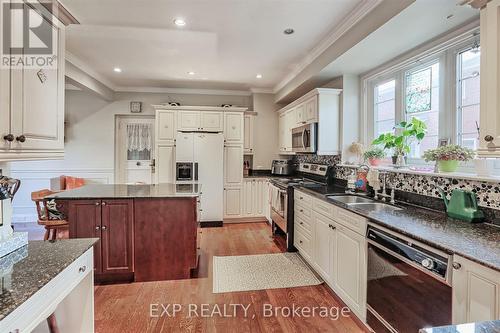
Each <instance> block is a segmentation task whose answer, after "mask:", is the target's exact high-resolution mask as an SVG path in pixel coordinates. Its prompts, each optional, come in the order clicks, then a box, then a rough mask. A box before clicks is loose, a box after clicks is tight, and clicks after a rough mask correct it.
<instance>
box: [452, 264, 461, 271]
mask: <svg viewBox="0 0 500 333" xmlns="http://www.w3.org/2000/svg"><path fill="white" fill-rule="evenodd" d="M452 266H453V269H460V268H462V264H460V263H459V262H454V263H453V265H452Z"/></svg>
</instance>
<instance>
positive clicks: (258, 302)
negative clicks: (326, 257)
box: [95, 223, 366, 333]
mask: <svg viewBox="0 0 500 333" xmlns="http://www.w3.org/2000/svg"><path fill="white" fill-rule="evenodd" d="M202 233H203V234H202V240H201V248H202V253H201V258H200V267H199V272H198V278H195V279H189V280H177V281H161V282H145V283H132V284H119V285H103V286H96V287H95V331H96V332H102V333H113V332H118V333H124V332H339V333H346V332H365V331H366V330H365V329H362V328H361V326H360V325H359V324H358V323H357V322H356V321H355V320H353V318H351V317H342V316H339V318H338V319H337V320H332V319H331V318H328V317H326V318H325V317H321V316H319V315H316V316H314V317H309V318H305V317H297V316H287V315H286V313H284V315H278V316H267V315H266V313H265V311H264V306H269V305H267V304H271V305H272V306H273V307H274V309H276V307H290V308H291V307H292V306H293V305H295V306H296V307H299V306H300V307H321V306H323V307H328V308H331V307H338V308H339V309H340V308H342V305H341V303H340V302H339V301H338V300H337V299H336V298H335V297H334V296H333V295H332V292H331V290H330V289H329V288H328V287H326V286H325V285H319V286H311V287H300V288H284V289H273V290H261V291H250V292H234V293H224V294H213V293H212V278H211V276H212V257H213V256H214V255H216V256H223V255H247V254H264V253H277V252H282V250H281V249H280V247H279V246H278V245H277V243H275V242H274V241H273V239H272V237H271V228H270V226H269V225H267V224H266V223H244V224H225V225H224V227H222V228H204V229H203V231H202ZM151 304H153V305H151ZM156 304H163V306H165V307H167V306H168V305H169V304H180V306H181V307H182V310H180V311H179V312H178V313H176V314H175V316H174V314H173V311H172V310H173V309H172V308H169V311H168V314H169V315H170V317H169V316H167V312H163V313H162V311H163V310H162V306H161V305H158V306H157V305H156ZM189 304H193V305H191V310H192V311H191V313H190V311H189V310H190V308H189V306H190V305H189ZM202 304H208V309H209V310H208V312H209V313H210V312H212V311H213V310H214V308H215V306H216V305H217V306H219V308H220V310H222V309H223V307H224V305H226V307H227V310H228V311H227V312H226V313H222V315H221V316H219V315H215V316H208V317H202V315H204V313H203V312H202V311H201V307H202V306H203V305H202ZM231 304H243V305H244V306H248V307H249V308H248V312H247V315H246V316H245V312H244V311H243V310H242V308H239V307H238V310H237V311H236V315H235V316H233V308H232V307H231ZM151 306H152V307H153V308H152V309H153V311H152V313H153V314H154V315H155V316H150V313H151ZM172 306H173V305H172ZM194 306H197V309H196V311H195V308H194ZM160 314H162V315H160ZM190 314H191V315H190ZM224 315H226V316H228V317H224Z"/></svg>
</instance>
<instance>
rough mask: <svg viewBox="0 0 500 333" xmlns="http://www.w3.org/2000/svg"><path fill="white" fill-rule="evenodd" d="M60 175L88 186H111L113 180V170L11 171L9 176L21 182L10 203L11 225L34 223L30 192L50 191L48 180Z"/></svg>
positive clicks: (34, 213) (34, 216)
mask: <svg viewBox="0 0 500 333" xmlns="http://www.w3.org/2000/svg"><path fill="white" fill-rule="evenodd" d="M61 175H66V176H72V177H79V178H84V179H85V180H86V182H87V183H89V184H111V183H113V180H114V170H113V169H65V170H26V169H22V170H21V169H18V170H16V169H14V168H13V169H11V171H10V176H11V177H13V178H17V179H20V180H21V187H20V188H19V192H18V193H17V194H16V196H15V198H14V201H13V203H12V207H13V214H12V223H23V222H36V220H37V213H36V208H35V204H34V203H33V201H31V192H34V191H38V190H42V189H45V188H46V189H50V179H51V178H55V177H59V176H61Z"/></svg>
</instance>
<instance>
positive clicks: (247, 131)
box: [243, 115, 253, 154]
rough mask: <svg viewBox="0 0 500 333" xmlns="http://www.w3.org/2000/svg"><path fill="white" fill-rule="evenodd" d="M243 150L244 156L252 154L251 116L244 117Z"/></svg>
mask: <svg viewBox="0 0 500 333" xmlns="http://www.w3.org/2000/svg"><path fill="white" fill-rule="evenodd" d="M244 123H245V126H244V131H243V132H244V140H243V148H244V150H245V154H253V116H251V115H245V121H244Z"/></svg>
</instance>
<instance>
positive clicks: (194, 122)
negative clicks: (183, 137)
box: [178, 111, 201, 131]
mask: <svg viewBox="0 0 500 333" xmlns="http://www.w3.org/2000/svg"><path fill="white" fill-rule="evenodd" d="M178 127H179V131H199V130H200V129H201V120H200V112H199V111H179V115H178Z"/></svg>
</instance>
